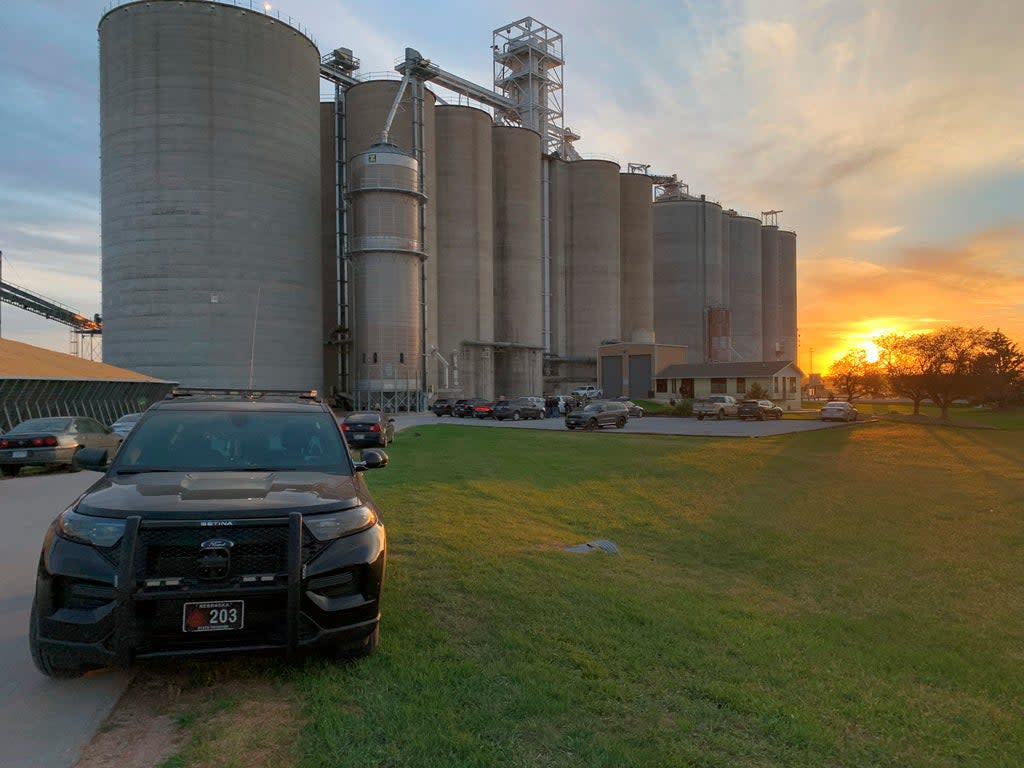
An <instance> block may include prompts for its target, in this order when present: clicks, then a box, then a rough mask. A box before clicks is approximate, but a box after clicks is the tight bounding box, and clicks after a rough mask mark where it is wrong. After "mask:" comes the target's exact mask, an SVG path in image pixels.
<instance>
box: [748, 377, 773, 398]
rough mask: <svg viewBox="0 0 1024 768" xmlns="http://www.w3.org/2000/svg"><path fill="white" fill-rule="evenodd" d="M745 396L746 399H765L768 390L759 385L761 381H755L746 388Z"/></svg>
mask: <svg viewBox="0 0 1024 768" xmlns="http://www.w3.org/2000/svg"><path fill="white" fill-rule="evenodd" d="M746 398H747V399H748V400H767V399H768V390H767V389H765V388H764V387H763V386H762V385H761V382H759V381H755V382H754V383H753V384H751V385H750V387H748V388H747V393H746Z"/></svg>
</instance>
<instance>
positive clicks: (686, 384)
mask: <svg viewBox="0 0 1024 768" xmlns="http://www.w3.org/2000/svg"><path fill="white" fill-rule="evenodd" d="M679 396H680V397H686V398H689V399H691V400H692V399H693V379H683V380H682V381H680V382H679Z"/></svg>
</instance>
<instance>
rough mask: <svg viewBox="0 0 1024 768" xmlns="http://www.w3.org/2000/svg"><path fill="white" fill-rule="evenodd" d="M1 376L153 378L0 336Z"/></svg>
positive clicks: (69, 378)
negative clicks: (0, 337)
mask: <svg viewBox="0 0 1024 768" xmlns="http://www.w3.org/2000/svg"><path fill="white" fill-rule="evenodd" d="M0 379H62V380H65V381H154V382H159V381H161V379H154V378H153V377H152V376H146V375H144V374H141V373H136V372H135V371H129V370H125V369H124V368H117V367H115V366H113V365H107V364H106V363H94V362H92V361H91V360H82V359H81V358H78V357H75V356H74V355H66V354H64V353H63V352H54V351H53V350H52V349H43V348H42V347H34V346H32V345H31V344H23V343H22V342H20V341H11V340H10V339H0Z"/></svg>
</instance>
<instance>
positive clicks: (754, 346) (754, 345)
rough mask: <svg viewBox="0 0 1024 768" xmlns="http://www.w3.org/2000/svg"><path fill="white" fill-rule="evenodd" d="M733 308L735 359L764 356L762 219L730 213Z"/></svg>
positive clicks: (730, 298)
mask: <svg viewBox="0 0 1024 768" xmlns="http://www.w3.org/2000/svg"><path fill="white" fill-rule="evenodd" d="M725 222H726V223H725V226H726V227H728V230H729V310H730V314H731V336H732V349H733V359H734V360H735V361H737V362H744V363H749V362H756V361H760V360H761V359H762V354H763V351H764V350H763V344H762V338H763V337H762V332H763V329H762V328H761V220H760V219H755V218H752V217H750V216H729V217H728V218H727V219H726V220H725Z"/></svg>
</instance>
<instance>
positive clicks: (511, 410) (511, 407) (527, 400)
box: [492, 397, 544, 421]
mask: <svg viewBox="0 0 1024 768" xmlns="http://www.w3.org/2000/svg"><path fill="white" fill-rule="evenodd" d="M535 399H536V398H533V397H517V398H516V399H515V400H499V401H498V402H496V403H495V404H494V408H493V409H492V410H493V414H492V415H493V416H494V418H495V419H497V420H498V421H504V420H505V419H512V421H519V420H520V419H543V418H544V409H543V408H541V407H540V406H538V405H537V403H536V402H534V400H535Z"/></svg>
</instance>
